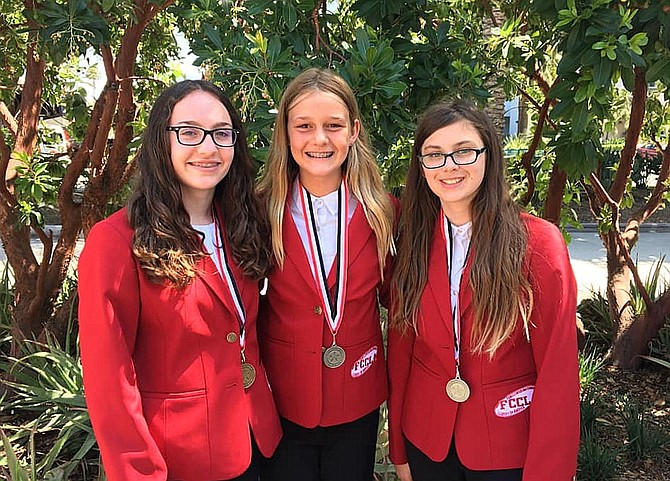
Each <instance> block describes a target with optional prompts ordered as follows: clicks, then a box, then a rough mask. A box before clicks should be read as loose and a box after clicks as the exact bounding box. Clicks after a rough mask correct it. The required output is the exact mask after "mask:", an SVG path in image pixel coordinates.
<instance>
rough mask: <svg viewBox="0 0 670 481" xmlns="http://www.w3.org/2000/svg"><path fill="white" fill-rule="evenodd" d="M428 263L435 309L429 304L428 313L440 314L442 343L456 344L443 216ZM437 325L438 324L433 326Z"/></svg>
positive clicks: (438, 222)
mask: <svg viewBox="0 0 670 481" xmlns="http://www.w3.org/2000/svg"><path fill="white" fill-rule="evenodd" d="M428 263H429V265H430V266H431V268H430V269H429V271H428V282H427V286H426V287H427V289H428V291H429V292H430V294H431V296H432V298H433V306H434V309H430V307H432V306H428V309H427V312H428V313H429V314H428V315H432V314H431V313H432V312H435V314H438V315H439V317H440V319H441V321H442V322H441V324H442V326H443V327H444V329H436V330H434V331H433V332H435V333H436V334H437V335H439V336H444V339H443V340H440V341H439V342H440V344H441V343H445V344H447V345H453V344H454V324H453V323H454V321H453V319H452V315H451V298H450V296H449V289H450V282H449V270H448V268H447V244H446V240H445V239H444V234H443V233H442V217H441V216H439V217H438V219H437V222H436V224H435V230H434V232H433V245H432V246H431V248H430V256H429V258H428ZM433 327H437V326H433Z"/></svg>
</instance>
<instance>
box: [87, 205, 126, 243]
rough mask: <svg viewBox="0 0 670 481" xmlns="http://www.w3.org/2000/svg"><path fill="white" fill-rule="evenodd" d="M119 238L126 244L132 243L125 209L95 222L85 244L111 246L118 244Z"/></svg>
mask: <svg viewBox="0 0 670 481" xmlns="http://www.w3.org/2000/svg"><path fill="white" fill-rule="evenodd" d="M119 238H120V239H121V240H122V241H123V242H124V243H128V244H129V243H131V242H132V238H133V228H132V227H130V222H129V221H128V209H127V208H126V207H124V208H122V209H120V210H117V211H116V212H114V213H113V214H112V215H110V216H109V217H107V218H106V219H103V220H101V221H100V222H97V223H96V224H95V225H94V226H93V227H92V228H91V230H90V232H89V233H88V236H87V237H86V242H87V243H93V242H95V243H103V244H112V243H117V242H119V240H120V239H119Z"/></svg>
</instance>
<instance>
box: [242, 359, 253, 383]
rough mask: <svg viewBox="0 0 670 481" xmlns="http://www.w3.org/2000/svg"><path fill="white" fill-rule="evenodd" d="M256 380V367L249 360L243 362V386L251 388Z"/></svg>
mask: <svg viewBox="0 0 670 481" xmlns="http://www.w3.org/2000/svg"><path fill="white" fill-rule="evenodd" d="M255 380H256V368H255V367H254V366H252V365H251V364H249V363H248V362H243V363H242V386H244V389H249V388H250V387H251V385H252V384H253V383H254V381H255Z"/></svg>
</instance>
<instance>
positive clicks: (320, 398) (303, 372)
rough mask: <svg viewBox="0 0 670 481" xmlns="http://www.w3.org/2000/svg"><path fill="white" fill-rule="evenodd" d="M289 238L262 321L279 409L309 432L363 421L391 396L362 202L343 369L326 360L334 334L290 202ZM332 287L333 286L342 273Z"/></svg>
mask: <svg viewBox="0 0 670 481" xmlns="http://www.w3.org/2000/svg"><path fill="white" fill-rule="evenodd" d="M283 241H284V248H285V249H286V259H285V261H284V267H283V269H280V268H276V269H275V270H274V272H273V273H272V274H271V275H270V277H269V285H268V292H267V300H266V301H263V302H265V306H264V307H265V309H263V312H262V313H261V315H260V316H259V339H260V342H261V352H262V353H263V360H264V362H265V364H266V366H267V371H268V376H269V379H270V384H271V385H272V390H273V393H274V396H275V401H276V403H277V409H278V410H279V413H280V414H281V415H282V416H283V417H285V418H287V419H289V420H290V421H293V422H294V423H297V424H299V425H301V426H304V427H307V428H312V427H315V426H332V425H336V424H342V423H346V422H350V421H353V420H356V419H359V418H360V417H362V416H364V415H365V414H368V413H370V412H371V411H373V410H374V409H376V408H377V407H379V405H380V404H381V403H382V402H384V400H385V399H386V397H387V394H388V388H387V376H386V365H385V362H384V344H383V341H382V332H381V323H380V318H379V308H378V300H377V299H378V291H379V290H380V288H381V276H380V272H379V262H378V260H377V242H376V238H375V235H374V233H373V231H372V229H371V228H370V226H369V225H368V222H367V219H366V217H365V214H364V213H363V208H362V206H361V205H360V204H359V205H358V206H357V207H356V211H355V212H354V215H353V217H352V218H351V220H350V224H349V264H348V267H349V271H348V287H347V293H346V303H345V307H344V315H343V321H342V324H341V327H340V329H339V332H338V334H337V344H338V345H339V346H341V347H343V348H344V349H345V351H346V359H345V362H344V364H343V365H342V366H340V367H339V368H336V369H331V368H328V367H326V366H324V364H323V362H322V348H323V347H328V346H330V345H331V344H332V341H333V337H332V334H331V333H330V329H329V327H328V324H327V321H326V319H325V316H326V315H327V314H326V310H325V309H324V306H323V305H322V301H321V298H320V297H319V292H318V291H317V288H316V284H315V282H314V277H313V276H312V271H311V270H310V264H309V260H308V256H307V253H306V252H305V249H304V247H303V244H302V241H301V240H300V235H299V234H298V230H297V228H296V226H295V223H294V222H293V218H292V216H291V213H290V210H289V207H288V203H287V205H286V208H285V210H284V226H283ZM328 283H329V286H330V288H331V289H332V288H333V286H334V283H335V271H334V270H331V272H330V275H329V278H328Z"/></svg>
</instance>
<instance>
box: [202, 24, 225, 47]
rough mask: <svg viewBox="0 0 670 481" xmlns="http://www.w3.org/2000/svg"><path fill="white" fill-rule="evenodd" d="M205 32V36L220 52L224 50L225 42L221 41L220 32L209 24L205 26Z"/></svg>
mask: <svg viewBox="0 0 670 481" xmlns="http://www.w3.org/2000/svg"><path fill="white" fill-rule="evenodd" d="M204 30H205V35H206V36H207V38H208V39H209V40H210V41H211V42H212V43H213V44H214V46H215V47H216V48H217V49H219V50H224V48H223V42H222V40H221V35H220V34H219V32H218V31H217V30H216V29H215V28H214V27H213V26H211V25H210V24H208V23H206V24H205V25H204Z"/></svg>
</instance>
